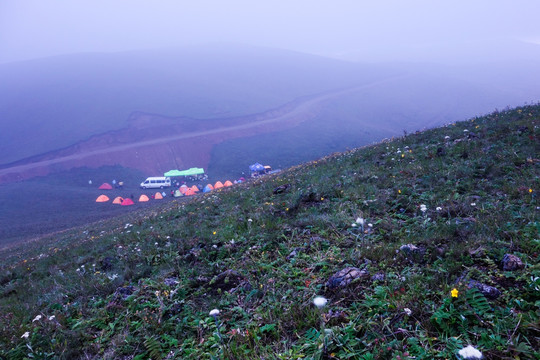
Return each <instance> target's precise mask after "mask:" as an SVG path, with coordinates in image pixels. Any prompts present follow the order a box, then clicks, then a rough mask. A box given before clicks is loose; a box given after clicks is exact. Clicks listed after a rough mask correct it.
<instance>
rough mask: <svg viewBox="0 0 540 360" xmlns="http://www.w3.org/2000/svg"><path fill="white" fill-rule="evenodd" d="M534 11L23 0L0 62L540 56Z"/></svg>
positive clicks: (495, 5)
mask: <svg viewBox="0 0 540 360" xmlns="http://www.w3.org/2000/svg"><path fill="white" fill-rule="evenodd" d="M538 13H540V2H537V1H532V0H527V1H517V2H512V3H506V2H502V1H495V2H494V1H475V2H465V1H457V2H452V3H437V2H433V1H427V0H422V1H419V0H417V1H409V2H402V1H397V0H391V1H385V2H382V3H369V4H366V3H360V2H358V1H352V0H340V1H336V2H332V3H329V2H325V1H313V0H312V1H306V0H298V1H294V2H290V1H272V2H253V1H247V0H232V1H228V2H219V1H215V0H214V1H201V2H197V3H189V2H185V1H172V0H164V1H160V2H159V3H154V2H152V3H150V2H146V1H142V0H131V1H127V0H122V1H115V2H112V3H111V2H110V1H105V0H98V1H92V2H91V3H81V2H73V1H67V0H58V1H55V2H43V1H39V0H21V1H16V2H15V1H13V2H3V3H1V4H0V64H2V63H8V62H16V61H21V60H29V59H35V58H41V57H49V56H55V55H62V54H74V53H86V52H122V51H130V50H146V49H163V48H182V47H186V46H191V45H200V44H215V43H227V44H244V45H254V46H263V47H269V48H276V49H286V50H293V51H297V52H302V53H308V54H315V55H321V56H325V57H331V58H336V59H343V60H351V61H367V62H389V61H427V62H439V63H467V62H474V61H476V62H478V61H487V60H493V59H498V60H513V59H521V58H533V59H537V58H538V54H539V53H540V45H539V44H540V26H538V25H537V19H536V17H537V14H538ZM508 44H514V45H515V46H514V45H512V46H513V47H512V48H511V49H508ZM516 44H517V45H516ZM518 47H519V50H516V49H517V48H518Z"/></svg>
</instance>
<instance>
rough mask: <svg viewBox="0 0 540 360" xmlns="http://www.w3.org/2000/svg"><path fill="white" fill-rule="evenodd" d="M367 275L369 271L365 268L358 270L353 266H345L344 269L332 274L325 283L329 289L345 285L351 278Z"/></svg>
mask: <svg viewBox="0 0 540 360" xmlns="http://www.w3.org/2000/svg"><path fill="white" fill-rule="evenodd" d="M367 276H369V272H368V271H367V270H360V269H358V268H355V267H346V268H345V269H343V270H340V271H338V272H337V273H335V274H334V275H332V276H331V277H330V279H328V282H327V283H326V284H327V285H328V287H329V288H330V289H334V288H339V287H346V286H347V285H349V284H350V283H351V282H352V281H353V280H356V279H360V278H363V277H367Z"/></svg>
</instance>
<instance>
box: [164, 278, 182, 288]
mask: <svg viewBox="0 0 540 360" xmlns="http://www.w3.org/2000/svg"><path fill="white" fill-rule="evenodd" d="M163 283H164V284H165V285H167V286H169V287H173V286H176V285H178V284H179V281H178V279H175V278H165V279H164V280H163Z"/></svg>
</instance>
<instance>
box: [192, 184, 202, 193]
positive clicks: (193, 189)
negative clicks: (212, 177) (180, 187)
mask: <svg viewBox="0 0 540 360" xmlns="http://www.w3.org/2000/svg"><path fill="white" fill-rule="evenodd" d="M190 189H191V190H192V191H193V192H194V193H197V192H199V191H200V190H199V188H198V187H197V186H196V185H193V186H192V187H191V188H190Z"/></svg>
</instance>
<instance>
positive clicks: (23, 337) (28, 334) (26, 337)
mask: <svg viewBox="0 0 540 360" xmlns="http://www.w3.org/2000/svg"><path fill="white" fill-rule="evenodd" d="M29 336H30V331H27V332H25V333H24V334H22V336H21V339H28V337H29Z"/></svg>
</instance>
